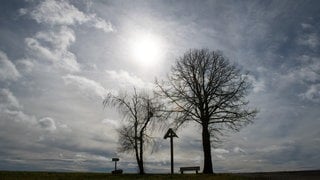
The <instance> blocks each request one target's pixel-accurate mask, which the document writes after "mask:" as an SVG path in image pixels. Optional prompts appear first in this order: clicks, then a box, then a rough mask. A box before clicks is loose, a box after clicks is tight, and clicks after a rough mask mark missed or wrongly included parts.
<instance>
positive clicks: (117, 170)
mask: <svg viewBox="0 0 320 180" xmlns="http://www.w3.org/2000/svg"><path fill="white" fill-rule="evenodd" d="M112 161H114V171H112V174H122V169H117V162H118V161H119V158H112Z"/></svg>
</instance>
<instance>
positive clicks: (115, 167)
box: [114, 161, 117, 170]
mask: <svg viewBox="0 0 320 180" xmlns="http://www.w3.org/2000/svg"><path fill="white" fill-rule="evenodd" d="M114 170H117V161H115V162H114Z"/></svg>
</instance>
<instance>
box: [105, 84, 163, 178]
mask: <svg viewBox="0 0 320 180" xmlns="http://www.w3.org/2000/svg"><path fill="white" fill-rule="evenodd" d="M103 104H104V106H111V107H115V108H117V109H118V111H119V112H120V113H121V114H122V115H123V116H124V119H125V122H124V124H123V125H122V127H121V128H120V129H118V133H119V151H120V152H133V153H134V155H135V158H136V161H137V164H138V168H139V174H145V170H144V161H143V156H144V150H145V149H146V148H147V146H148V145H150V146H152V145H153V142H154V141H153V139H152V137H151V134H152V130H154V129H156V128H157V129H161V126H162V125H163V122H164V120H165V119H166V118H167V116H166V115H165V114H167V113H165V111H164V105H163V104H162V103H160V101H158V100H157V99H156V98H155V97H151V96H149V95H148V94H147V93H143V92H141V93H139V94H138V93H137V92H136V90H135V89H134V93H133V94H132V95H128V94H127V93H122V94H120V95H113V94H109V95H108V96H107V97H106V98H105V99H104V101H103Z"/></svg>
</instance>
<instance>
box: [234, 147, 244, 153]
mask: <svg viewBox="0 0 320 180" xmlns="http://www.w3.org/2000/svg"><path fill="white" fill-rule="evenodd" d="M233 152H234V153H244V152H245V151H244V150H243V149H242V148H240V147H238V146H237V147H235V148H234V149H233Z"/></svg>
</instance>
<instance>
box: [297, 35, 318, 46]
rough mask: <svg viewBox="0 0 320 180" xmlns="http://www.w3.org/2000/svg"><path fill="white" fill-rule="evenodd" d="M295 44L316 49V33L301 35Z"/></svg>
mask: <svg viewBox="0 0 320 180" xmlns="http://www.w3.org/2000/svg"><path fill="white" fill-rule="evenodd" d="M297 43H298V44H300V45H304V46H308V47H309V48H310V49H315V48H316V47H318V45H319V43H320V41H319V37H318V34H317V33H308V34H303V35H301V36H300V37H298V39H297Z"/></svg>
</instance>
